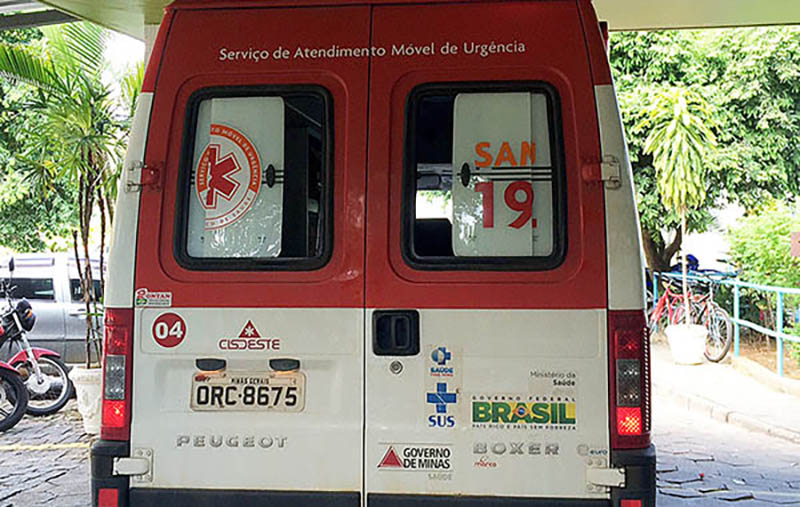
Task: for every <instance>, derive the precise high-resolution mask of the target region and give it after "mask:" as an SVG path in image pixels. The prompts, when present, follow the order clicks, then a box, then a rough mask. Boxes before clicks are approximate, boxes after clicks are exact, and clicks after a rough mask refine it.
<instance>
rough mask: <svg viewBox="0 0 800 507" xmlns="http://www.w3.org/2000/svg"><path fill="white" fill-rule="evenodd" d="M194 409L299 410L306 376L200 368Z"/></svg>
mask: <svg viewBox="0 0 800 507" xmlns="http://www.w3.org/2000/svg"><path fill="white" fill-rule="evenodd" d="M191 395H192V401H191V407H192V410H201V411H223V412H232V411H250V410H262V411H264V410H266V411H271V412H300V411H301V410H303V407H305V404H306V376H305V375H304V374H302V373H300V372H290V373H275V372H214V373H203V372H198V373H195V374H194V377H193V378H192V393H191Z"/></svg>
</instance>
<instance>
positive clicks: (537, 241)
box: [404, 84, 566, 270]
mask: <svg viewBox="0 0 800 507" xmlns="http://www.w3.org/2000/svg"><path fill="white" fill-rule="evenodd" d="M559 112H560V111H559V102H558V96H557V95H556V92H555V90H554V89H553V88H552V87H550V86H548V85H545V84H520V85H517V84H503V85H460V86H456V85H449V84H448V85H428V86H425V87H421V88H417V89H416V90H415V91H414V92H413V93H412V95H411V97H410V100H409V104H408V117H407V136H406V139H407V143H408V144H407V147H406V149H407V157H406V160H407V161H408V165H407V167H406V175H405V200H404V206H405V209H404V214H405V227H404V233H405V238H404V254H405V257H406V259H407V261H408V262H409V263H410V264H412V265H414V266H416V267H418V268H421V269H496V270H517V269H533V270H537V269H538V270H544V269H553V268H555V267H557V266H558V265H559V264H560V263H561V262H562V261H563V258H564V255H565V250H566V211H565V210H566V202H565V196H564V190H563V189H564V167H563V156H562V149H561V147H562V143H561V137H560V135H561V134H560V132H561V125H560V117H559Z"/></svg>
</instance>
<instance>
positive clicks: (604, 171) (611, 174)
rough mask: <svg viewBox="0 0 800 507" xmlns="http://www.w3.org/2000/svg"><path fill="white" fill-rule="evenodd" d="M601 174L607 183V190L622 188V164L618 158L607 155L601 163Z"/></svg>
mask: <svg viewBox="0 0 800 507" xmlns="http://www.w3.org/2000/svg"><path fill="white" fill-rule="evenodd" d="M600 173H601V178H602V180H603V181H604V182H605V183H606V188H619V187H621V186H622V179H621V174H620V163H619V160H617V157H615V156H613V155H606V156H605V157H603V161H602V162H601V163H600Z"/></svg>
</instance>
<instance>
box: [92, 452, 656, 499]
mask: <svg viewBox="0 0 800 507" xmlns="http://www.w3.org/2000/svg"><path fill="white" fill-rule="evenodd" d="M128 455H129V448H128V444H127V442H111V441H106V440H99V441H97V442H96V443H95V445H94V446H93V447H92V467H91V468H92V505H94V506H95V507H97V506H98V505H99V502H98V495H99V494H100V490H101V489H106V490H115V492H116V493H115V494H114V496H115V497H116V499H117V503H116V505H117V506H118V507H128V506H130V507H150V506H153V507H155V506H163V505H168V506H169V507H217V506H219V505H235V506H237V507H255V506H264V505H267V506H276V507H278V506H279V507H311V506H314V507H360V505H361V494H360V493H358V492H303V491H296V492H295V491H292V492H289V491H240V490H212V489H161V488H132V489H131V488H129V483H128V478H127V477H120V476H114V475H112V471H113V460H114V458H115V457H126V456H128ZM611 459H612V462H613V465H614V466H616V467H622V468H625V470H626V474H625V475H626V487H625V488H614V489H612V491H611V501H610V502H609V501H608V500H574V499H558V498H504V497H492V496H486V497H477V496H476V497H466V496H427V495H384V494H374V493H373V494H369V495H368V496H367V503H368V505H369V507H428V506H431V507H536V506H547V507H595V506H596V507H620V506H621V505H622V500H639V501H640V502H641V503H640V505H641V506H642V507H655V505H656V487H655V475H656V451H655V447H654V446H652V445H651V446H650V447H649V448H648V449H642V450H634V451H615V452H614V453H613V454H612V457H611ZM107 493H108V492H107Z"/></svg>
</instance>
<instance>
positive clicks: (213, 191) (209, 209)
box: [176, 87, 332, 270]
mask: <svg viewBox="0 0 800 507" xmlns="http://www.w3.org/2000/svg"><path fill="white" fill-rule="evenodd" d="M330 105H331V104H330V100H329V98H328V95H327V93H325V92H324V91H323V90H321V89H318V88H308V87H291V88H281V89H271V88H270V89H262V88H259V89H253V88H244V89H243V88H235V89H216V90H204V91H202V92H200V93H197V94H195V95H194V96H193V98H192V99H191V100H190V103H189V113H188V119H187V128H186V135H185V141H184V157H183V165H182V171H181V174H182V181H181V182H180V188H181V191H182V199H181V202H180V203H179V205H180V212H179V213H178V223H177V227H176V230H177V231H178V234H177V236H176V254H177V258H178V261H179V262H180V263H181V264H182V265H183V266H184V267H188V268H190V269H219V270H230V269H236V270H259V269H315V268H318V267H321V266H322V265H323V264H324V263H325V262H326V261H327V258H328V257H329V255H330V248H331V245H330V243H331V242H330V234H331V224H332V222H331V213H330V209H329V208H330V204H331V195H332V188H331V178H330V172H331V169H330V159H331V142H330V139H329V135H330V128H329V124H330V121H331V117H330V112H329V111H330Z"/></svg>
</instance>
